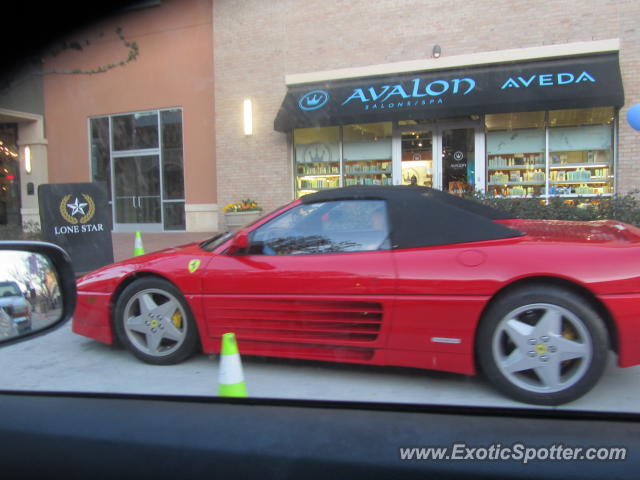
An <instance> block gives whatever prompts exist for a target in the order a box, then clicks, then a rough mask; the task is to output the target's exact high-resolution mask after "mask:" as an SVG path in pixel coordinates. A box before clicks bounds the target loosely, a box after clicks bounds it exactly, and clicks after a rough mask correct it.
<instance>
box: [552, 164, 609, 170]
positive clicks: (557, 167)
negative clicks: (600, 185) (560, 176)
mask: <svg viewBox="0 0 640 480" xmlns="http://www.w3.org/2000/svg"><path fill="white" fill-rule="evenodd" d="M549 168H550V169H551V170H562V169H573V168H611V164H609V163H563V164H553V163H552V164H551V165H549Z"/></svg>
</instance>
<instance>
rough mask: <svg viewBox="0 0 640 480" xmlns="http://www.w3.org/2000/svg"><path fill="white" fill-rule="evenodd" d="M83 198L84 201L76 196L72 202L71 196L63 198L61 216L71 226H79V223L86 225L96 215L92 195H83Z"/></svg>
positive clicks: (60, 208)
mask: <svg viewBox="0 0 640 480" xmlns="http://www.w3.org/2000/svg"><path fill="white" fill-rule="evenodd" d="M81 196H82V198H83V199H84V201H82V200H81V199H80V196H79V195H76V196H75V199H74V201H73V202H71V195H70V194H67V195H65V196H64V197H62V200H61V201H60V206H59V208H58V210H59V211H60V215H61V216H62V218H63V219H64V220H65V221H66V222H67V223H68V224H70V225H77V224H78V223H80V224H85V223H87V222H88V221H89V220H91V219H92V218H93V216H94V215H95V213H96V203H95V202H94V201H93V198H91V195H87V194H86V193H83V194H81ZM85 209H86V210H85ZM76 217H80V218H76Z"/></svg>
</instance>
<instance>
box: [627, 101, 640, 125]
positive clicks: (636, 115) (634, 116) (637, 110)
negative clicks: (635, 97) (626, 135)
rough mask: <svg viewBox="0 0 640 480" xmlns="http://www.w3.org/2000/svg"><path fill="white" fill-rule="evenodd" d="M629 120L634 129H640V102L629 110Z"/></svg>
mask: <svg viewBox="0 0 640 480" xmlns="http://www.w3.org/2000/svg"><path fill="white" fill-rule="evenodd" d="M627 122H629V125H631V128H633V129H634V130H640V104H638V103H637V104H635V105H633V106H632V107H630V108H629V110H627Z"/></svg>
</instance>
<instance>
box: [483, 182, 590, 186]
mask: <svg viewBox="0 0 640 480" xmlns="http://www.w3.org/2000/svg"><path fill="white" fill-rule="evenodd" d="M581 183H582V182H581ZM544 184H545V182H544V180H539V181H532V182H498V183H491V182H490V183H489V184H488V185H489V186H490V187H503V186H504V187H511V186H514V185H523V186H525V187H533V186H543V185H544Z"/></svg>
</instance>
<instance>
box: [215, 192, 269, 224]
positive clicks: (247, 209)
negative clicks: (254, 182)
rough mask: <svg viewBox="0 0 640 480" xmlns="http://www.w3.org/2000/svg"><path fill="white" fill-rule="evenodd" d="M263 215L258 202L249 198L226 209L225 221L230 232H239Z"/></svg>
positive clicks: (231, 204)
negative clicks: (238, 230) (239, 229)
mask: <svg viewBox="0 0 640 480" xmlns="http://www.w3.org/2000/svg"><path fill="white" fill-rule="evenodd" d="M261 214H262V208H261V207H260V206H258V202H256V201H255V200H251V199H250V198H247V199H245V200H241V201H240V202H238V203H230V204H229V205H227V206H226V207H224V220H225V223H226V225H227V228H228V229H229V230H237V229H238V228H241V227H244V226H245V225H248V224H250V223H251V222H254V221H255V220H257V219H258V218H259V217H260V215H261Z"/></svg>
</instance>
